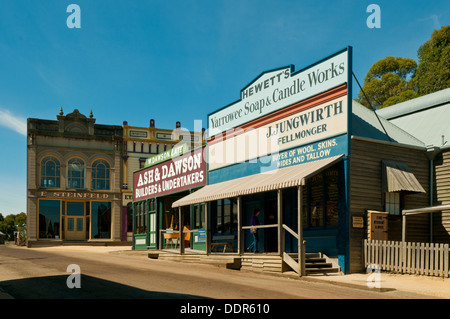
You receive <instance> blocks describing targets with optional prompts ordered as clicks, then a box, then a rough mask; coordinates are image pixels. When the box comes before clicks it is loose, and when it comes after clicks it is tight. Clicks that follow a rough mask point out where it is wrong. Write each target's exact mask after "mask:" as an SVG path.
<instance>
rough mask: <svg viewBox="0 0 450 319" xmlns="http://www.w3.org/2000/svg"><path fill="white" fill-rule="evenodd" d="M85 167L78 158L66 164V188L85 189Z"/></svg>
mask: <svg viewBox="0 0 450 319" xmlns="http://www.w3.org/2000/svg"><path fill="white" fill-rule="evenodd" d="M85 175H86V167H85V164H84V161H83V160H82V159H80V158H72V159H70V160H69V161H68V162H67V188H85V181H84V180H85Z"/></svg>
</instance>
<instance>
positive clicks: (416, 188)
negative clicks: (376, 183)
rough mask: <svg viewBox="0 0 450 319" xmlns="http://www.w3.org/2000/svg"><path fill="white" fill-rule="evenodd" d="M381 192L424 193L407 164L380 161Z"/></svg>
mask: <svg viewBox="0 0 450 319" xmlns="http://www.w3.org/2000/svg"><path fill="white" fill-rule="evenodd" d="M382 166H383V167H382V168H383V170H382V185H383V186H382V187H383V192H384V193H386V192H410V193H425V190H424V189H423V187H422V185H420V183H419V181H418V180H417V178H416V176H414V174H413V173H412V172H411V170H410V169H409V167H408V165H406V163H402V162H395V161H386V160H385V161H382Z"/></svg>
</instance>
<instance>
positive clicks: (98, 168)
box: [92, 159, 110, 189]
mask: <svg viewBox="0 0 450 319" xmlns="http://www.w3.org/2000/svg"><path fill="white" fill-rule="evenodd" d="M109 176H110V166H109V163H108V162H107V161H105V160H102V159H99V160H96V161H95V162H94V163H93V164H92V189H110V178H109Z"/></svg>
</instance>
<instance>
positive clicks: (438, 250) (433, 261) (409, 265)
mask: <svg viewBox="0 0 450 319" xmlns="http://www.w3.org/2000/svg"><path fill="white" fill-rule="evenodd" d="M363 249H364V267H373V265H375V266H377V267H379V269H380V270H385V271H390V272H396V273H403V274H416V275H426V276H438V277H445V278H447V277H448V276H449V244H439V243H435V244H433V243H411V242H399V241H385V240H367V239H366V240H364V244H363Z"/></svg>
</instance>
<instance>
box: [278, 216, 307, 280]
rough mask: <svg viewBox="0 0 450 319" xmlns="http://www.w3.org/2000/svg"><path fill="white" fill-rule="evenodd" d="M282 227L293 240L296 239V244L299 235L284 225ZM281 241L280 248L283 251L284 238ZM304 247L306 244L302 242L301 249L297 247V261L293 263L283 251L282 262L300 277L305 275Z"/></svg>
mask: <svg viewBox="0 0 450 319" xmlns="http://www.w3.org/2000/svg"><path fill="white" fill-rule="evenodd" d="M282 227H283V229H284V230H285V231H287V232H288V233H289V234H291V235H292V236H293V237H294V238H295V239H297V243H298V241H299V239H300V236H299V234H297V233H296V232H295V231H293V230H292V229H291V228H289V226H287V225H286V224H283V225H282ZM282 240H283V245H282V247H283V250H284V236H282ZM305 245H306V242H305V241H304V240H303V241H302V246H301V247H300V245H298V250H299V252H298V258H297V261H295V260H294V258H292V257H291V256H290V255H289V254H287V253H286V252H284V251H283V261H284V262H285V263H286V264H288V265H289V267H291V268H292V269H293V270H294V271H295V272H296V273H297V274H299V275H300V276H304V275H305Z"/></svg>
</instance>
